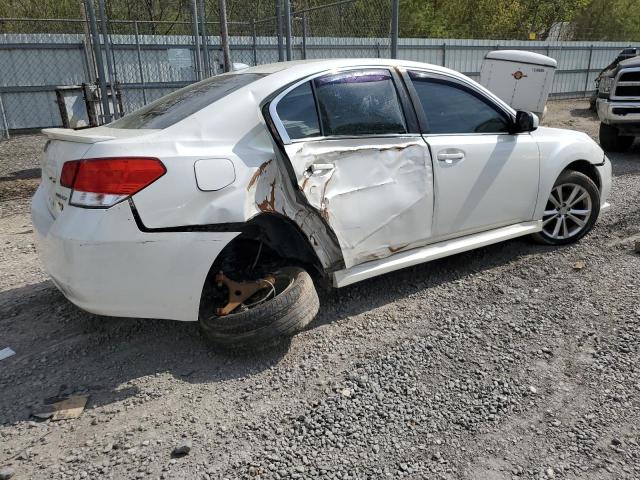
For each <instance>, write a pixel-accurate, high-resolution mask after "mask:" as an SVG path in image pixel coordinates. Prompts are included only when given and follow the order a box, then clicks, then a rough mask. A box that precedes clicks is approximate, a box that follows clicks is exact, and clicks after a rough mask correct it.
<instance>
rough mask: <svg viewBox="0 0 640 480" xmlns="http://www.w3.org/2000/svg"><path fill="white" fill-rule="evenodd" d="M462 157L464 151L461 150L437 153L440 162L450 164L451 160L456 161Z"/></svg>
mask: <svg viewBox="0 0 640 480" xmlns="http://www.w3.org/2000/svg"><path fill="white" fill-rule="evenodd" d="M463 159H464V153H462V152H457V153H439V154H438V160H440V161H441V162H445V163H448V164H451V163H453V162H457V161H460V160H463Z"/></svg>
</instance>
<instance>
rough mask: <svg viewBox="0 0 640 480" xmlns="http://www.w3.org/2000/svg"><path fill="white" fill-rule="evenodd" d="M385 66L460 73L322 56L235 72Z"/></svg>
mask: <svg viewBox="0 0 640 480" xmlns="http://www.w3.org/2000/svg"><path fill="white" fill-rule="evenodd" d="M367 65H371V66H384V67H402V66H404V67H414V68H429V69H430V70H434V71H442V72H443V73H455V74H456V75H460V73H458V72H455V71H453V70H450V69H448V68H445V67H441V66H438V65H432V64H428V63H422V62H413V61H410V60H397V59H390V58H328V59H327V58H321V59H311V60H293V61H288V62H278V63H268V64H265V65H257V66H255V67H249V68H246V69H243V70H240V71H237V72H235V73H258V74H265V75H269V74H273V73H278V72H285V71H286V72H287V73H291V74H292V76H293V75H296V74H297V73H300V74H302V75H305V74H308V73H309V71H310V70H311V71H313V70H315V71H318V72H321V71H324V70H329V69H331V68H343V67H357V66H367Z"/></svg>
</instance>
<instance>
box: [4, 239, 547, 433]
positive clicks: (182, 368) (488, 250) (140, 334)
mask: <svg viewBox="0 0 640 480" xmlns="http://www.w3.org/2000/svg"><path fill="white" fill-rule="evenodd" d="M543 250H545V249H544V247H540V246H536V245H533V244H531V243H529V242H527V241H525V240H513V241H510V242H507V243H506V244H502V245H496V246H490V247H484V248H481V249H478V250H475V251H473V252H467V253H464V254H460V255H456V256H453V257H450V258H449V259H443V260H438V261H434V262H431V263H428V264H424V265H419V266H416V267H412V268H408V269H405V270H401V271H398V272H394V273H390V274H387V275H384V276H382V277H377V278H374V279H370V280H367V281H364V282H362V283H360V284H356V285H353V286H350V287H346V288H343V289H340V290H332V291H322V292H321V293H320V296H321V309H320V313H319V315H318V316H317V318H316V319H315V320H314V322H312V324H311V325H310V326H309V327H308V328H309V329H310V330H313V329H315V328H318V327H320V326H322V325H326V324H330V323H332V322H338V321H340V320H344V319H347V318H349V317H352V316H355V315H358V314H360V313H363V312H366V311H368V310H371V309H375V308H378V307H381V306H384V305H387V304H390V303H392V302H394V301H396V300H398V299H400V298H403V297H407V296H410V295H412V294H415V293H418V292H421V291H424V290H427V289H429V288H432V287H434V286H437V285H440V284H443V283H448V282H453V281H456V280H459V279H462V278H465V277H467V276H469V275H473V274H474V273H477V272H480V271H482V270H485V269H490V268H493V267H494V266H497V265H502V264H505V263H509V262H511V261H512V260H514V259H515V258H517V257H519V256H522V255H530V254H536V253H542V252H543ZM488 294H490V293H489V292H488ZM0 331H1V332H2V341H1V342H0V343H1V345H0V348H4V347H5V346H9V347H11V348H12V349H13V350H14V351H15V352H16V355H15V356H13V357H10V358H8V359H5V360H2V361H1V362H2V363H1V365H0V388H2V390H3V394H2V395H1V396H0V424H3V423H4V424H7V423H15V422H20V421H25V420H27V419H29V416H30V414H31V412H32V407H33V406H36V405H38V404H40V403H41V401H42V399H44V398H47V397H52V396H56V395H59V394H60V393H85V394H89V395H90V406H93V407H97V406H105V405H111V404H115V403H118V402H122V401H128V402H134V403H135V402H137V401H138V400H139V399H140V398H145V397H147V396H149V395H152V396H153V395H156V393H155V392H151V393H149V392H146V391H145V390H144V387H141V386H140V385H144V383H145V382H135V384H134V382H133V381H134V380H137V379H140V378H143V377H149V376H165V375H167V376H170V377H173V378H174V379H175V380H177V381H179V382H186V383H193V384H202V383H207V384H216V383H220V382H224V381H226V380H230V379H237V378H245V377H249V376H253V375H256V374H259V373H260V372H263V371H265V370H268V369H270V368H272V367H273V366H275V365H276V364H278V363H279V362H280V361H281V360H282V359H283V357H284V356H285V355H286V354H287V352H288V350H289V345H288V344H284V345H281V346H279V347H277V348H273V349H270V350H269V351H266V352H264V353H262V354H259V353H255V352H251V353H242V354H240V353H239V354H236V355H231V354H229V353H223V352H219V351H216V350H215V349H214V348H213V347H212V346H211V345H210V344H208V343H207V340H206V338H205V337H204V336H203V335H202V334H201V332H200V329H199V327H198V325H197V324H196V323H190V322H189V323H184V322H176V321H167V320H150V319H130V318H108V317H102V316H99V315H92V314H89V313H86V312H83V311H82V310H80V309H78V308H76V307H75V306H74V305H72V304H71V303H70V302H68V301H67V300H66V299H65V298H64V297H63V296H62V294H60V293H59V292H58V291H57V289H56V288H55V287H54V286H53V284H52V283H51V282H49V281H45V282H41V283H38V284H34V285H28V286H24V287H19V288H15V289H12V290H8V291H5V292H0ZM295 341H297V340H296V339H295V337H294V339H293V342H295Z"/></svg>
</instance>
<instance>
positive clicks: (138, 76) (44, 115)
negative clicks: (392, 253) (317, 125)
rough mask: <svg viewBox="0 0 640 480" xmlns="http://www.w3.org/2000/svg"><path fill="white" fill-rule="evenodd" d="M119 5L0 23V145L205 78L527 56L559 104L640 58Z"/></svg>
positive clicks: (195, 0) (270, 16)
mask: <svg viewBox="0 0 640 480" xmlns="http://www.w3.org/2000/svg"><path fill="white" fill-rule="evenodd" d="M118 2H121V3H122V2H124V0H82V1H81V2H78V3H74V4H73V5H74V6H77V7H74V8H77V12H76V15H77V18H62V19H56V18H50V19H21V18H0V65H1V66H2V68H0V100H2V101H0V138H2V137H3V136H6V135H7V134H8V132H9V131H10V130H21V129H36V128H43V127H49V126H62V125H63V124H64V125H66V124H71V123H72V122H70V121H69V120H70V118H71V117H74V116H76V115H77V116H78V117H82V116H85V117H87V121H86V122H85V123H86V124H89V123H91V122H90V120H91V119H93V120H94V122H95V123H97V124H102V123H105V122H107V121H109V120H110V119H111V118H114V117H115V118H117V117H118V116H120V115H122V114H126V113H128V112H131V111H133V110H135V109H137V108H139V107H141V106H143V105H145V104H147V103H149V102H151V101H153V100H155V99H157V98H159V97H161V96H163V95H166V94H167V93H170V92H171V91H173V90H175V89H177V88H181V87H183V86H185V85H188V84H190V83H192V82H195V81H198V80H200V79H202V78H206V77H209V76H211V75H216V74H219V73H222V72H224V71H226V70H230V69H233V68H242V67H244V66H253V65H260V64H265V63H272V62H278V61H285V60H304V59H325V58H345V57H347V58H348V57H354V58H355V57H369V58H388V57H392V56H397V57H398V58H404V59H409V60H416V61H422V62H427V63H433V64H437V65H444V66H448V67H450V68H453V69H456V70H458V71H461V72H463V73H465V74H468V75H470V76H471V77H472V78H473V77H475V76H476V75H477V74H478V72H479V69H480V64H481V62H482V59H483V58H484V55H485V54H486V53H487V52H488V51H491V50H495V49H499V48H515V49H526V50H533V51H537V52H540V53H545V54H548V55H550V56H552V57H554V58H556V59H558V60H559V69H558V71H557V75H556V81H555V83H554V86H553V90H552V95H555V96H580V95H586V94H587V93H588V92H590V90H591V89H592V88H593V80H594V79H595V77H596V76H597V74H598V72H599V71H600V70H601V69H602V68H603V67H604V66H606V65H607V64H608V63H609V62H610V61H611V60H612V59H613V58H615V56H616V55H617V53H618V52H619V51H620V50H621V49H622V48H625V47H628V46H630V45H629V43H628V42H576V41H560V40H562V39H561V38H560V37H563V38H564V37H565V36H566V35H565V34H564V33H562V32H563V31H564V32H566V31H567V30H566V29H567V28H568V27H562V26H561V28H560V31H559V33H558V35H557V36H556V37H557V38H556V37H553V39H552V40H549V39H548V40H546V41H526V40H495V41H494V40H456V39H439V38H420V37H419V33H420V31H421V30H420V28H421V27H420V25H421V24H420V22H422V20H420V19H419V18H412V17H410V16H409V15H404V16H403V15H400V22H399V26H398V24H397V13H398V10H397V9H398V0H333V1H331V0H328V1H323V0H254V1H247V0H182V1H176V2H174V3H175V6H176V9H175V11H174V12H172V13H171V15H169V14H167V13H166V12H164V13H162V12H158V11H153V10H149V11H148V12H143V11H142V10H140V9H141V8H142V7H141V6H140V5H141V4H139V3H135V2H134V3H131V4H130V6H128V7H127V8H128V9H130V10H131V12H130V13H131V15H135V16H134V18H141V19H140V20H130V19H121V18H117V17H116V15H115V14H114V13H113V9H115V8H116V7H117V6H118V5H119V3H118ZM165 3H166V4H167V5H173V4H172V3H171V2H165ZM165 3H163V2H160V3H159V4H158V5H164V4H165ZM221 7H222V8H221ZM394 7H395V8H394ZM127 11H128V10H127ZM394 12H395V13H396V16H395V18H394ZM400 13H402V12H401V11H400ZM145 17H146V18H145ZM167 17H170V18H171V19H166V18H167ZM158 18H164V19H158ZM394 24H395V26H394ZM563 28H564V30H563ZM398 29H399V31H400V33H401V34H402V32H403V31H404V32H414V31H415V32H416V35H417V36H416V37H412V38H402V35H400V36H401V38H398V35H397V32H398ZM552 31H555V30H553V28H551V29H549V32H551V33H553V32H552ZM394 33H395V35H394ZM445 33H446V32H445ZM554 35H555V34H554ZM438 36H441V35H437V34H436V35H434V36H433V37H438ZM549 38H552V37H549ZM394 52H395V54H394ZM89 97H90V98H91V99H92V100H91V102H84V100H83V99H84V98H89ZM3 106H4V108H2V107H3ZM65 109H66V111H67V112H68V113H63V114H61V111H62V110H65ZM3 112H4V114H3ZM65 115H66V116H68V117H69V118H64V117H65ZM84 125H85V124H83V123H79V124H75V125H72V126H84ZM4 132H6V133H4Z"/></svg>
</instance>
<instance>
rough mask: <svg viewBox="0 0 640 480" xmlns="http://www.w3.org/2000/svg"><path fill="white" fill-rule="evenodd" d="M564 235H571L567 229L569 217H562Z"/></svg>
mask: <svg viewBox="0 0 640 480" xmlns="http://www.w3.org/2000/svg"><path fill="white" fill-rule="evenodd" d="M562 236H563V237H568V236H569V230H568V229H567V217H562Z"/></svg>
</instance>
